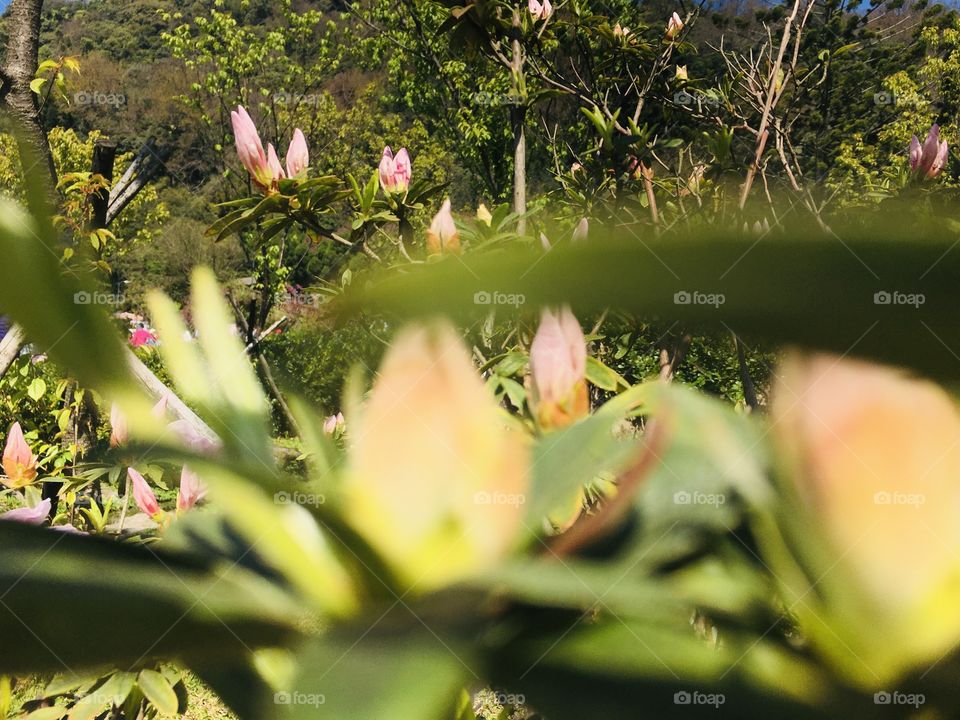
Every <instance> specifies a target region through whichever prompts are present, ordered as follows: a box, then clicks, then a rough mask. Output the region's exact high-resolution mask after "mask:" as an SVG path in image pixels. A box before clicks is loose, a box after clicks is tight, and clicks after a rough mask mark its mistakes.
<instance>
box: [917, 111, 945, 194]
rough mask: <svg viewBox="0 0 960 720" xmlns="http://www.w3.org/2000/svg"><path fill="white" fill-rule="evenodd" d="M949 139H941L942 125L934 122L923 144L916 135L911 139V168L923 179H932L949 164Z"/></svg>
mask: <svg viewBox="0 0 960 720" xmlns="http://www.w3.org/2000/svg"><path fill="white" fill-rule="evenodd" d="M947 152H948V148H947V141H946V140H940V126H939V125H937V124H936V123H934V124H933V125H932V126H931V127H930V132H928V133H927V139H926V140H924V142H923V145H921V144H920V141H919V140H918V139H917V136H916V135H914V136H913V137H912V138H911V139H910V170H911V171H912V172H913V174H914V176H915V177H918V178H920V179H921V180H932V179H933V178H935V177H936V176H937V175H939V174H940V173H941V172H943V168H944V167H946V164H947Z"/></svg>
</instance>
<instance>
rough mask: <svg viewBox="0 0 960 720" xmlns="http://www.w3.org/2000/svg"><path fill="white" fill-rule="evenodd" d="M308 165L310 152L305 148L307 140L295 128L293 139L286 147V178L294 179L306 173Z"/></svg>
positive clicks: (298, 129)
mask: <svg viewBox="0 0 960 720" xmlns="http://www.w3.org/2000/svg"><path fill="white" fill-rule="evenodd" d="M309 163H310V151H309V149H308V148H307V138H305V137H304V135H303V131H302V130H301V129H300V128H297V129H296V130H294V131H293V139H292V140H291V141H290V145H289V146H288V147H287V157H286V164H287V177H289V178H295V177H298V176H299V175H300V174H301V173H303V172H304V171H306V169H307V166H308V165H309Z"/></svg>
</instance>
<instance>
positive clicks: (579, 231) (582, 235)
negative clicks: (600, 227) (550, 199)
mask: <svg viewBox="0 0 960 720" xmlns="http://www.w3.org/2000/svg"><path fill="white" fill-rule="evenodd" d="M589 235H590V221H589V220H587V219H586V218H581V219H580V222H578V223H577V226H576V227H575V228H574V229H573V236H572V237H571V238H570V240H571V242H580V241H581V240H586V239H587V237H588V236H589Z"/></svg>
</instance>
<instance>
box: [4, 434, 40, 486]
mask: <svg viewBox="0 0 960 720" xmlns="http://www.w3.org/2000/svg"><path fill="white" fill-rule="evenodd" d="M3 471H4V472H5V473H6V475H7V476H6V478H4V479H3V484H4V485H6V486H7V487H10V488H21V487H24V486H25V485H29V484H30V483H32V482H33V481H34V480H35V479H36V478H37V458H36V457H35V456H34V454H33V452H32V451H31V450H30V446H29V445H27V441H26V440H25V439H24V437H23V430H22V429H21V428H20V423H19V422H15V423H14V424H13V427H11V428H10V433H9V434H8V435H7V444H6V447H4V450H3Z"/></svg>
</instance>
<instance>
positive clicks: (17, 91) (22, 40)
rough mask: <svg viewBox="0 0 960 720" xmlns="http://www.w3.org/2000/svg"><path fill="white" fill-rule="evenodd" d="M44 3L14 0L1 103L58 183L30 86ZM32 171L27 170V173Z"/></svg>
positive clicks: (34, 70)
mask: <svg viewBox="0 0 960 720" xmlns="http://www.w3.org/2000/svg"><path fill="white" fill-rule="evenodd" d="M42 10H43V0H13V1H12V2H11V3H10V10H9V13H8V16H7V17H8V21H7V32H8V33H9V35H8V36H7V37H8V39H7V51H6V56H5V58H4V60H5V64H4V66H3V69H2V70H0V77H2V83H0V100H2V101H3V103H4V105H6V107H7V109H8V110H9V111H10V113H11V115H12V116H13V118H14V119H15V120H16V121H17V122H18V123H19V124H20V127H21V130H22V132H23V133H24V135H25V138H26V139H27V141H28V142H29V143H30V144H31V145H32V146H33V148H34V150H35V151H36V153H37V157H38V158H39V159H40V161H41V162H43V163H46V165H47V169H48V170H49V173H50V177H51V178H53V179H54V180H56V177H57V173H56V170H55V169H54V165H53V156H52V155H51V154H50V145H49V144H48V143H47V134H46V133H45V132H44V130H43V125H42V124H41V122H40V116H39V111H38V106H37V96H36V94H35V93H34V92H33V91H32V90H31V89H30V82H31V81H32V80H33V78H34V75H35V74H36V72H37V65H38V60H37V54H38V51H39V47H40V13H41V11H42ZM29 169H30V168H24V170H25V171H27V170H29Z"/></svg>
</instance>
